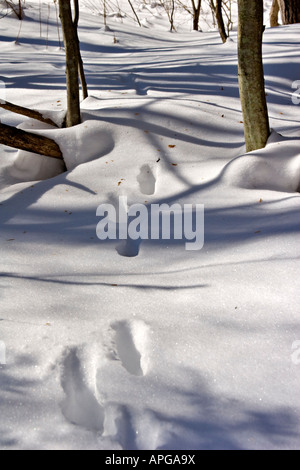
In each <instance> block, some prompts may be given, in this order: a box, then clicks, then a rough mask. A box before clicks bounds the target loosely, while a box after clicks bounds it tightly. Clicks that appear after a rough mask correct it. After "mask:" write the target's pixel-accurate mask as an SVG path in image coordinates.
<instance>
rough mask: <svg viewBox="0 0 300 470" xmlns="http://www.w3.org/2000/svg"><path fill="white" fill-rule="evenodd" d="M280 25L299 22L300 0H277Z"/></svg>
mask: <svg viewBox="0 0 300 470" xmlns="http://www.w3.org/2000/svg"><path fill="white" fill-rule="evenodd" d="M278 3H279V7H280V14H281V19H282V24H284V25H286V24H294V23H299V22H300V0H278Z"/></svg>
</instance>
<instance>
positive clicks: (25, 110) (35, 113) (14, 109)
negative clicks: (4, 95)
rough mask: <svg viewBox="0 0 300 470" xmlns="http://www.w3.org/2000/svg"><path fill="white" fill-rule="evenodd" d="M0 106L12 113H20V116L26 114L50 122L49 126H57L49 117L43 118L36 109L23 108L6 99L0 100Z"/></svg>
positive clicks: (46, 122)
mask: <svg viewBox="0 0 300 470" xmlns="http://www.w3.org/2000/svg"><path fill="white" fill-rule="evenodd" d="M0 108H3V109H6V110H7V111H11V112H12V113H16V114H21V115H22V116H27V117H29V118H32V119H36V120H37V121H41V122H44V123H45V124H50V125H51V126H54V127H58V125H57V124H55V122H53V121H52V119H50V118H44V116H43V115H42V114H41V113H39V112H38V111H34V110H33V109H28V108H23V106H18V105H16V104H13V103H9V102H8V101H3V100H0Z"/></svg>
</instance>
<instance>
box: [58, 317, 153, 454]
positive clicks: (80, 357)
mask: <svg viewBox="0 0 300 470" xmlns="http://www.w3.org/2000/svg"><path fill="white" fill-rule="evenodd" d="M111 333H112V338H111V344H110V345H109V347H107V351H109V352H106V354H105V356H106V357H105V367H106V368H108V369H109V370H111V368H113V367H122V368H124V369H125V370H126V373H127V374H129V375H130V376H131V377H139V379H137V380H141V378H142V377H143V376H145V375H146V373H147V368H148V360H149V357H148V353H147V350H146V348H145V345H146V344H147V341H148V336H149V327H148V325H147V324H146V323H144V322H143V321H141V320H134V321H120V322H117V323H114V324H112V325H111ZM106 346H107V345H106ZM101 367H102V364H101V363H100V364H99V363H97V361H95V359H94V358H93V357H91V356H90V355H89V352H88V351H87V350H86V349H85V347H84V346H79V347H76V346H75V347H71V348H68V349H67V350H66V351H65V353H64V355H63V358H62V360H61V371H60V373H61V376H60V383H61V386H62V389H63V391H64V395H65V397H64V400H63V402H62V403H61V410H62V413H63V415H64V417H65V418H66V419H67V420H68V421H69V422H70V423H72V424H74V425H77V426H81V427H83V428H84V429H86V430H90V431H94V432H97V433H99V434H100V435H115V436H117V438H118V442H119V443H120V444H121V445H122V446H124V447H125V448H126V445H127V443H126V439H127V440H128V438H129V437H130V436H133V435H134V431H133V430H132V429H129V428H130V427H131V425H130V419H129V417H128V413H129V412H128V410H127V409H126V407H125V406H124V405H122V404H116V403H114V401H112V402H110V397H109V396H107V397H105V399H103V395H102V396H100V394H99V390H98V382H97V377H98V375H99V371H101ZM121 381H122V378H121ZM102 385H103V386H104V388H105V384H102ZM113 386H114V387H119V383H117V384H113ZM133 386H134V385H133ZM111 416H113V418H111ZM116 423H117V424H116ZM128 427H129V428H128Z"/></svg>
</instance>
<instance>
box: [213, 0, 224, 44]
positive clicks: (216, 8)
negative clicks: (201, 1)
mask: <svg viewBox="0 0 300 470" xmlns="http://www.w3.org/2000/svg"><path fill="white" fill-rule="evenodd" d="M222 1H223V0H216V2H217V3H216V4H215V2H214V0H210V6H211V9H212V11H213V13H214V16H215V18H216V20H217V24H218V29H219V33H220V36H221V39H222V41H223V43H225V42H226V41H227V39H228V36H227V33H226V29H225V24H224V19H223V12H222Z"/></svg>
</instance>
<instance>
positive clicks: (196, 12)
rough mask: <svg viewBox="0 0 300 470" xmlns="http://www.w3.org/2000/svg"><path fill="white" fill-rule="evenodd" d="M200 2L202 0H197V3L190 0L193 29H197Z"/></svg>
mask: <svg viewBox="0 0 300 470" xmlns="http://www.w3.org/2000/svg"><path fill="white" fill-rule="evenodd" d="M201 3H202V0H198V2H197V5H196V3H195V0H192V6H193V30H194V31H198V30H199V19H200V12H201Z"/></svg>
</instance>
